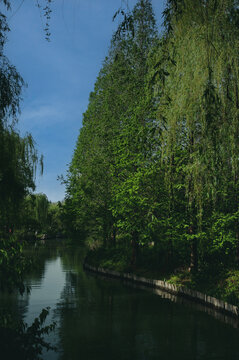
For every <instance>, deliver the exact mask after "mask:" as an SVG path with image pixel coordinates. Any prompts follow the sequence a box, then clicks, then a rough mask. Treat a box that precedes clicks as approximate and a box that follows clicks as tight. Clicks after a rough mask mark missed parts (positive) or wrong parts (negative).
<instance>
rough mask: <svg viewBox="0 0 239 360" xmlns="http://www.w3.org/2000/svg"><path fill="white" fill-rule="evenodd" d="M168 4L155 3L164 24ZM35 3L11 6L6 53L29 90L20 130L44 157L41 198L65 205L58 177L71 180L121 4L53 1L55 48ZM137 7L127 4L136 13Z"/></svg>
mask: <svg viewBox="0 0 239 360" xmlns="http://www.w3.org/2000/svg"><path fill="white" fill-rule="evenodd" d="M42 2H43V1H42ZM164 2H165V1H164V0H153V1H152V4H153V7H154V10H155V13H156V18H157V19H158V23H159V24H161V22H162V20H161V13H162V10H163V5H164ZM35 3H36V1H35V0H23V1H22V0H12V10H11V11H10V12H8V14H7V16H8V19H9V25H10V28H11V32H10V33H9V35H8V43H7V45H6V49H5V52H6V55H7V56H8V57H9V59H10V61H11V62H12V64H14V65H15V66H16V67H17V69H18V71H19V72H20V74H21V75H22V77H23V78H24V80H25V82H26V83H27V85H28V86H27V88H26V89H24V91H23V101H22V105H21V115H20V116H19V124H18V127H19V129H20V132H21V133H22V134H25V133H26V132H30V133H31V134H32V135H33V137H34V139H35V141H36V144H37V148H38V151H39V153H40V154H43V155H44V174H43V176H37V178H36V184H37V189H36V192H43V193H45V194H46V195H47V196H48V199H49V200H51V201H58V200H63V199H64V194H65V189H64V186H63V185H61V184H60V182H59V181H57V176H58V175H61V174H63V175H65V174H66V171H67V166H68V164H69V163H70V161H71V158H72V154H73V151H74V147H75V144H76V140H77V136H78V134H79V129H80V127H81V125H82V114H83V113H84V111H85V110H86V109H87V104H88V97H89V94H90V92H91V91H92V90H93V88H94V83H95V80H96V77H97V75H98V73H99V70H100V68H101V65H102V62H103V60H104V58H105V56H106V55H107V52H108V48H109V44H110V40H111V37H112V34H113V31H114V30H116V28H117V21H116V22H112V17H113V15H114V13H115V12H116V10H117V9H118V8H119V7H120V5H121V0H54V1H53V5H52V10H53V11H52V15H51V20H50V31H51V41H50V42H47V41H46V40H45V35H44V31H43V29H44V18H42V17H41V14H40V13H39V10H38V9H37V7H36V5H35ZM135 3H136V1H135V0H128V4H129V7H130V8H131V9H132V7H133V6H134V4H135Z"/></svg>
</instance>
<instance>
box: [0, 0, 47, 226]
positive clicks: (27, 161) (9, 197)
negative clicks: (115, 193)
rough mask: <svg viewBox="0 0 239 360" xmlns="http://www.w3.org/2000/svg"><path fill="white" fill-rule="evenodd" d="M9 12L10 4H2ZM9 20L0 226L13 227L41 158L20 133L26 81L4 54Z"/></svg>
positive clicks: (1, 102)
mask: <svg viewBox="0 0 239 360" xmlns="http://www.w3.org/2000/svg"><path fill="white" fill-rule="evenodd" d="M3 3H4V5H5V6H6V7H7V8H8V7H9V6H10V3H9V2H8V1H3ZM8 31H9V28H8V24H7V21H6V16H5V15H4V14H3V13H2V12H0V85H1V86H0V153H1V156H0V223H1V228H2V229H3V228H4V227H6V228H9V227H10V226H11V227H12V226H13V224H14V222H15V220H16V216H17V213H18V210H19V206H20V203H21V201H22V200H23V198H24V196H25V195H26V193H27V192H28V191H30V190H31V189H34V187H35V185H34V176H35V172H36V165H37V163H38V162H39V161H40V162H41V164H42V159H40V158H39V156H38V154H37V150H36V148H35V147H34V141H33V139H32V137H31V135H29V134H26V136H24V137H21V136H20V135H19V133H18V131H17V128H16V123H17V116H18V113H19V110H20V101H21V91H22V87H23V86H24V81H23V79H22V77H21V76H20V74H19V73H18V71H17V70H16V68H15V67H14V66H13V65H12V64H11V63H10V62H9V60H8V58H7V57H6V56H5V54H4V46H5V43H6V38H7V32H8Z"/></svg>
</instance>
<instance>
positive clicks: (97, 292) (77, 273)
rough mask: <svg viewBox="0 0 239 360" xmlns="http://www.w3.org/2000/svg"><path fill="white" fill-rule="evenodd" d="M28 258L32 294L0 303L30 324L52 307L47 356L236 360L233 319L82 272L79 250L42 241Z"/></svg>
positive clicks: (238, 339)
mask: <svg viewBox="0 0 239 360" xmlns="http://www.w3.org/2000/svg"><path fill="white" fill-rule="evenodd" d="M28 255H29V256H31V257H32V258H33V259H36V267H35V269H34V271H33V272H32V273H31V274H29V275H28V276H27V278H26V283H27V284H28V285H30V286H31V291H30V293H25V294H23V296H20V295H16V294H11V295H8V297H7V298H6V296H4V297H2V298H0V306H2V307H3V306H8V307H11V308H12V310H13V311H15V312H16V315H17V314H18V315H23V316H24V318H25V321H26V322H28V323H29V324H30V323H31V322H32V321H33V319H34V318H35V317H37V316H38V315H39V313H40V312H41V309H42V308H44V307H47V306H50V308H51V309H50V315H49V316H48V318H47V323H48V324H49V323H51V322H52V321H55V322H56V323H57V326H56V329H55V331H54V333H51V334H50V335H49V336H48V337H47V338H46V340H47V341H49V342H50V343H51V344H52V345H55V346H56V347H57V349H58V350H57V352H54V351H49V352H44V354H43V358H44V360H50V359H52V360H53V359H54V360H56V359H59V360H76V359H77V360H79V359H82V360H101V359H102V360H103V359H104V360H151V359H157V360H158V359H162V360H165V359H166V360H175V359H183V360H187V359H188V360H213V359H218V360H219V359H221V360H236V359H239V329H238V328H237V322H236V321H234V320H231V321H230V319H229V320H228V318H226V317H223V316H221V317H220V315H218V319H217V318H215V317H214V316H212V315H210V314H208V313H207V312H206V311H202V310H201V309H200V308H197V307H196V306H193V305H192V306H190V304H189V303H188V304H180V303H178V302H175V297H172V299H171V300H170V298H169V296H166V297H164V296H163V295H162V294H161V295H160V292H159V294H156V293H154V291H153V290H150V289H141V288H138V287H135V286H132V284H131V285H130V284H126V283H122V281H120V280H112V279H109V278H102V277H100V276H96V275H94V274H91V273H87V272H85V271H84V270H83V268H82V263H83V259H84V255H85V250H84V249H82V248H75V247H66V246H58V247H56V246H54V247H46V246H45V247H40V248H36V249H33V250H31V251H29V254H28ZM172 300H174V301H172ZM223 319H224V320H225V321H223Z"/></svg>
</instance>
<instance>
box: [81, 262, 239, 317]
mask: <svg viewBox="0 0 239 360" xmlns="http://www.w3.org/2000/svg"><path fill="white" fill-rule="evenodd" d="M84 268H85V269H86V270H90V271H93V272H96V273H100V274H103V275H107V276H111V277H116V278H120V279H124V280H128V281H133V282H136V283H139V284H144V285H146V286H149V287H152V288H158V289H161V290H164V291H166V292H169V293H171V294H175V295H178V296H183V297H186V298H189V299H192V300H194V301H197V302H199V303H201V304H204V305H207V306H210V307H212V308H215V309H217V310H219V311H222V312H226V313H227V314H230V315H233V316H236V317H238V316H239V308H238V307H237V306H235V305H231V304H228V303H227V302H224V301H222V300H218V299H216V298H214V297H212V296H208V295H206V294H203V293H201V292H199V291H195V290H191V289H188V288H186V287H185V286H176V285H174V284H170V283H168V282H166V281H162V280H154V279H148V278H144V277H141V276H137V275H134V274H131V273H120V272H118V271H113V270H107V269H103V268H101V267H94V266H91V265H88V264H86V263H84Z"/></svg>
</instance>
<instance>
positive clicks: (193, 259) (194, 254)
mask: <svg viewBox="0 0 239 360" xmlns="http://www.w3.org/2000/svg"><path fill="white" fill-rule="evenodd" d="M193 233H194V231H193V226H192V225H190V227H189V234H190V235H193ZM190 250H191V253H190V268H189V269H190V272H197V271H198V246H197V240H196V239H192V240H191V244H190Z"/></svg>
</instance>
